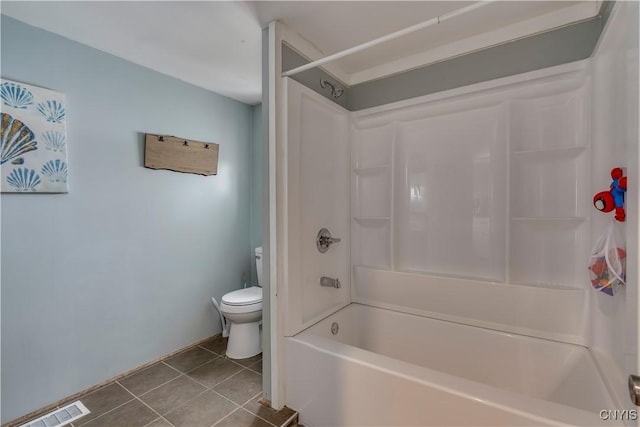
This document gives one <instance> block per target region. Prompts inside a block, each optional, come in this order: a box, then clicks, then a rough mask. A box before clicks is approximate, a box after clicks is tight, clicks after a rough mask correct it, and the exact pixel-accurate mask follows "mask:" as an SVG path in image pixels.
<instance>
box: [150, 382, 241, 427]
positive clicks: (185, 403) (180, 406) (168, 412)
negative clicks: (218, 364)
mask: <svg viewBox="0 0 640 427" xmlns="http://www.w3.org/2000/svg"><path fill="white" fill-rule="evenodd" d="M208 391H213V390H202V391H201V392H200V393H198V394H197V395H195V396H193V397H192V398H191V399H188V400H187V401H185V402H183V403H181V404H180V405H178V406H176V407H174V408H171V409H170V410H169V411H167V413H166V414H164V415H161V417H163V418H166V417H165V415H167V414H170V413H171V412H173V411H175V410H177V409H179V408H182V407H183V406H186V405H187V404H188V403H191V402H192V401H194V400H196V399H197V398H199V397H200V396H202V395H203V394H205V393H206V392H208ZM227 400H228V399H227ZM232 403H233V404H234V405H236V406H238V404H237V403H235V402H232ZM167 421H169V420H168V419H167ZM170 424H171V425H173V423H171V422H170Z"/></svg>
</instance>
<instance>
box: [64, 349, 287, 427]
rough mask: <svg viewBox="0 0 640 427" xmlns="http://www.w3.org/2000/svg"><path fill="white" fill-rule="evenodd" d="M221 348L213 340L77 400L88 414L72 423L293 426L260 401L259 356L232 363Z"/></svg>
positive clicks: (87, 426) (103, 426)
mask: <svg viewBox="0 0 640 427" xmlns="http://www.w3.org/2000/svg"><path fill="white" fill-rule="evenodd" d="M225 348H226V339H222V338H220V337H217V338H213V339H211V340H209V341H207V342H205V343H202V344H200V345H198V346H196V347H193V348H191V349H189V350H186V351H184V352H182V353H179V354H177V355H175V356H173V357H171V358H169V359H166V360H164V361H163V362H158V363H156V364H154V365H152V366H150V367H148V368H146V369H144V370H142V371H138V372H136V373H134V374H132V375H129V376H127V377H124V378H122V379H120V380H118V381H116V382H114V383H111V384H109V385H106V386H104V387H102V388H100V389H98V390H95V391H93V392H91V393H88V394H86V395H84V396H81V397H80V398H79V400H81V401H82V403H83V404H84V405H85V406H86V407H87V408H89V410H90V411H91V413H90V414H89V415H86V416H84V417H82V418H80V419H78V420H77V421H75V422H74V423H73V424H72V425H73V426H74V427H78V426H83V427H129V426H130V427H134V426H135V427H138V426H139V427H144V426H148V427H170V426H175V427H183V426H184V427H200V426H202V427H211V426H216V427H244V426H247V427H249V426H250V427H274V426H276V427H280V426H283V425H287V426H296V425H297V417H294V415H295V412H294V411H292V410H291V409H289V408H284V409H282V410H281V411H275V410H273V409H271V408H269V407H267V406H264V405H262V404H260V403H259V400H260V398H261V392H262V355H258V356H255V357H251V358H249V359H244V360H231V359H227V358H226V357H225V356H224V352H225ZM292 417H293V419H294V420H293V421H292Z"/></svg>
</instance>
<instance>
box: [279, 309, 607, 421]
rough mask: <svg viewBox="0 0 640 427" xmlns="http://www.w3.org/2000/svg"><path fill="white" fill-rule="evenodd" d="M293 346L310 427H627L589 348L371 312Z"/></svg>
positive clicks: (300, 406) (347, 314) (345, 316)
mask: <svg viewBox="0 0 640 427" xmlns="http://www.w3.org/2000/svg"><path fill="white" fill-rule="evenodd" d="M541 315H544V314H543V312H541ZM334 324H337V327H338V331H337V333H336V334H335V335H334V334H333V333H332V325H334ZM334 328H335V325H334ZM285 340H286V351H287V369H286V374H285V375H286V383H285V387H286V396H287V405H289V406H291V407H293V408H295V409H297V410H298V411H299V412H300V417H301V420H300V422H301V423H302V424H304V425H305V426H310V427H313V426H373V425H378V426H499V425H501V426H516V425H536V426H539V425H576V426H587V425H594V426H602V425H617V424H616V423H615V422H612V421H603V420H602V419H601V418H600V411H601V410H610V409H614V408H615V406H614V403H613V401H612V398H611V397H610V394H609V393H608V391H607V388H606V386H605V384H604V382H603V380H602V378H601V376H600V374H599V372H598V369H597V368H596V365H595V363H594V361H593V359H592V356H591V354H590V352H589V350H588V349H587V348H585V347H582V346H579V345H573V344H566V343H561V342H556V341H550V340H544V339H539V338H531V337H527V336H524V335H516V334H509V333H504V332H498V331H494V330H489V329H483V328H479V327H475V326H467V325H462V324H458V323H453V322H448V321H442V320H436V319H431V318H426V317H421V316H415V315H411V314H405V313H399V312H395V311H391V310H385V309H380V308H374V307H370V306H366V305H361V304H350V305H348V306H346V307H345V308H343V309H342V310H340V311H338V312H336V313H335V314H333V315H331V316H330V317H328V318H326V319H324V320H322V321H321V322H319V323H317V324H315V325H314V326H312V327H310V328H308V329H306V330H304V331H303V332H301V333H299V334H297V335H295V336H293V337H288V338H286V339H285Z"/></svg>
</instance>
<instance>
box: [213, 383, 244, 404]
mask: <svg viewBox="0 0 640 427" xmlns="http://www.w3.org/2000/svg"><path fill="white" fill-rule="evenodd" d="M218 384H220V383H218ZM210 390H211V391H212V392H214V393H215V394H217V395H218V396H220V397H222V398H224V399H225V400H228V401H229V402H231V403H233V404H234V405H236V406H237V407H238V408H240V407H242V405H238V404H237V403H236V402H234V401H233V400H231V399H229V398H228V397H227V396H225V395H224V394H222V393H220V392H219V391H216V390H214V389H210ZM243 405H244V404H243Z"/></svg>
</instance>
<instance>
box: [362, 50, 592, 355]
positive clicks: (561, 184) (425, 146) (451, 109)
mask: <svg viewBox="0 0 640 427" xmlns="http://www.w3.org/2000/svg"><path fill="white" fill-rule="evenodd" d="M588 71H589V70H588V62H587V61H582V62H577V63H572V64H566V65H562V66H558V67H553V68H549V69H544V70H538V71H534V72H530V73H525V74H522V75H518V76H512V77H507V78H504V79H498V80H495V81H492V82H485V83H480V84H475V85H471V86H468V87H464V88H459V89H455V90H451V91H447V92H442V93H438V94H434V95H429V96H425V97H421V98H416V99H412V100H408V101H403V102H399V103H396V104H391V105H386V106H382V107H376V108H372V109H369V110H364V111H358V112H354V113H352V126H353V131H352V136H351V138H352V145H353V151H352V154H353V157H354V158H353V161H352V168H353V171H352V183H353V185H352V192H353V194H352V203H353V205H352V206H353V210H354V218H353V220H352V233H353V235H352V236H353V241H354V246H353V249H352V260H353V265H354V268H353V274H354V276H353V285H352V286H353V292H352V301H355V302H361V303H365V304H369V305H376V306H379V307H386V308H392V309H394V310H401V311H406V312H412V313H416V314H423V315H427V316H434V317H438V318H443V319H447V320H453V321H461V322H464V323H468V324H474V325H478V326H487V327H490V328H494V329H500V330H504V331H510V332H521V333H526V334H528V335H531V336H538V337H544V338H551V339H558V340H562V341H566V342H573V343H580V344H584V343H585V342H586V324H587V323H586V306H587V292H588V290H589V289H590V283H589V280H588V274H587V272H588V271H587V268H586V266H587V260H588V251H589V248H588V239H589V218H588V213H589V212H590V209H591V200H590V198H591V196H590V188H589V165H590V156H591V152H590V120H589V112H590V108H591V107H590V76H589V72H588ZM367 144H369V145H367ZM369 177H371V183H372V184H373V183H374V182H375V185H369V186H368V187H366V186H365V187H363V186H362V185H360V183H361V182H362V180H363V179H364V180H366V179H368V178H369ZM385 200H386V201H387V204H386V205H385V203H384V201H385ZM387 207H388V209H389V210H388V213H387V211H386V210H384V209H385V208H387ZM363 271H367V272H369V273H370V274H361V273H362V272H363ZM405 273H409V274H410V276H409V275H406V274H405ZM381 275H385V276H384V277H386V280H385V281H384V283H382V282H380V281H376V280H374V279H375V278H376V277H382V276H381ZM386 275H391V276H389V277H388V276H386ZM407 277H410V278H411V280H408V279H407ZM464 279H471V280H464ZM495 283H498V284H504V285H503V286H498V287H494V285H493V284H495ZM482 284H486V286H482ZM519 285H524V286H519ZM434 289H437V293H436V292H435V291H434ZM489 289H491V290H492V291H495V293H491V292H489V291H488V290H489ZM408 295H411V297H408ZM436 295H437V297H436ZM525 295H527V296H525ZM520 298H524V299H526V301H527V303H532V304H533V305H532V306H527V309H526V310H525V309H523V308H522V307H520V306H519V305H520V304H522V303H523V301H521V300H520ZM435 300H437V301H440V302H442V301H446V303H443V304H440V303H438V304H435V305H430V304H431V302H434V301H435ZM506 305H511V306H512V307H520V308H519V309H517V310H516V312H515V313H513V316H512V315H507V314H506V313H507V312H508V311H509V310H506V308H505V306H506ZM568 305H571V306H572V309H571V310H569V311H567V307H568ZM475 307H493V308H492V309H490V310H486V311H483V310H477V309H476V308H475ZM540 307H544V310H545V315H544V317H545V318H546V319H554V320H553V321H552V322H550V323H544V324H543V323H541V322H540V320H541V319H540V311H539V310H540ZM452 313H455V314H452Z"/></svg>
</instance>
